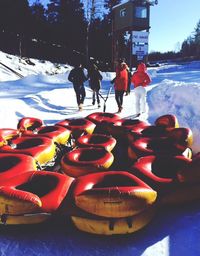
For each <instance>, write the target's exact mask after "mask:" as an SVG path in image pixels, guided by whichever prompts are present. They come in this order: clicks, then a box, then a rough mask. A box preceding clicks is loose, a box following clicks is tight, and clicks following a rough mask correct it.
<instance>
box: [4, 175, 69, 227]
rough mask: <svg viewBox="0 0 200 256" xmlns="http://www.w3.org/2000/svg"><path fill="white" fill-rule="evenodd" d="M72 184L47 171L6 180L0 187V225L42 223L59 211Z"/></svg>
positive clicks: (63, 176) (67, 179)
mask: <svg viewBox="0 0 200 256" xmlns="http://www.w3.org/2000/svg"><path fill="white" fill-rule="evenodd" d="M72 181H73V178H70V177H67V176H66V175H62V174H59V173H54V172H46V171H40V172H34V171H30V172H26V173H23V174H20V175H18V176H15V177H13V178H12V179H9V180H8V181H7V182H5V184H4V186H1V187H0V221H1V224H34V223H40V222H43V221H45V220H46V219H48V218H49V217H50V216H51V214H52V213H53V212H55V211H56V210H57V209H58V207H59V206H60V204H61V203H62V201H63V199H64V198H65V197H66V195H67V192H68V190H69V187H70V185H71V183H72ZM52 198H53V200H52Z"/></svg>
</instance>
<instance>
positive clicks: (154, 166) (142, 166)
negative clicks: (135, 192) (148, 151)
mask: <svg viewBox="0 0 200 256" xmlns="http://www.w3.org/2000/svg"><path fill="white" fill-rule="evenodd" d="M191 161H192V160H191V159H188V158H186V157H184V156H145V157H141V158H139V159H138V160H137V162H135V163H134V165H133V166H132V173H133V174H134V175H136V176H137V177H138V178H140V179H142V180H143V181H144V182H145V183H147V184H148V185H149V186H151V187H152V188H153V189H155V190H156V191H157V192H166V191H167V190H168V191H169V190H171V189H173V188H174V187H176V186H178V183H179V182H178V179H177V173H178V172H179V171H180V170H184V169H188V167H189V166H190V163H191Z"/></svg>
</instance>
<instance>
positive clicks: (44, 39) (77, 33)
mask: <svg viewBox="0 0 200 256" xmlns="http://www.w3.org/2000/svg"><path fill="white" fill-rule="evenodd" d="M120 2H121V1H120V0H91V1H89V0H88V1H85V4H83V2H82V1H81V0H50V1H49V3H48V4H47V5H46V6H43V5H42V3H41V2H40V0H35V1H34V2H33V3H32V4H30V3H29V1H28V0H1V1H0V38H1V40H0V50H2V51H5V52H8V53H11V54H16V55H19V56H21V57H23V56H26V57H33V58H40V59H48V60H51V61H54V62H63V63H64V62H65V63H66V62H68V63H71V64H73V61H74V59H76V58H82V59H83V60H85V59H86V58H87V57H88V56H90V57H93V58H94V59H96V60H98V61H99V63H102V66H104V67H105V69H107V68H109V67H111V62H112V7H113V6H115V5H117V4H119V3H120ZM194 26H195V24H194ZM120 44H121V45H122V47H126V44H127V40H126V38H125V37H124V38H122V39H121V40H120ZM191 57H193V58H200V20H199V22H198V23H197V24H196V27H195V28H194V32H193V33H192V35H189V36H188V38H187V39H186V40H185V41H184V42H183V43H182V45H181V50H180V52H173V51H172V52H167V53H160V52H153V53H150V54H149V61H159V60H165V59H173V58H191Z"/></svg>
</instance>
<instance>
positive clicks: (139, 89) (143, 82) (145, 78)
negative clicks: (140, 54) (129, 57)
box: [131, 62, 151, 116]
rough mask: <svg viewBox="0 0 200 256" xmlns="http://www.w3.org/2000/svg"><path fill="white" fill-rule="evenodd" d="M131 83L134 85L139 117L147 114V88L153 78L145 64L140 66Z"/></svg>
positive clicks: (136, 108)
mask: <svg viewBox="0 0 200 256" xmlns="http://www.w3.org/2000/svg"><path fill="white" fill-rule="evenodd" d="M131 83H132V84H133V85H134V93H135V110H136V115H137V116H139V115H140V114H142V113H145V112H146V96H147V92H146V89H145V87H146V86H147V85H148V84H150V83H151V78H150V76H149V75H148V73H147V68H146V65H145V64H144V63H143V62H141V63H140V64H139V65H138V68H137V70H136V71H135V72H134V73H133V75H132V77H131Z"/></svg>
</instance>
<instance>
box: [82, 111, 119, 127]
mask: <svg viewBox="0 0 200 256" xmlns="http://www.w3.org/2000/svg"><path fill="white" fill-rule="evenodd" d="M87 119H89V120H90V121H91V122H93V123H95V124H100V123H104V122H106V123H115V122H116V121H117V120H119V119H121V118H120V116H118V115H116V114H112V113H104V112H96V113H92V114H90V115H88V116H87Z"/></svg>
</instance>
